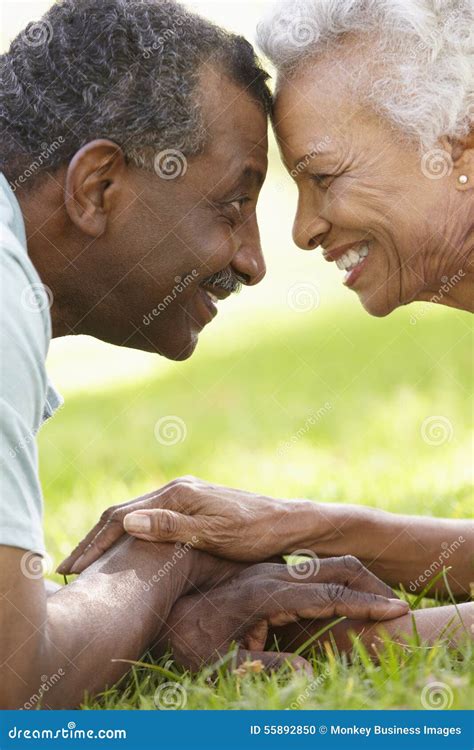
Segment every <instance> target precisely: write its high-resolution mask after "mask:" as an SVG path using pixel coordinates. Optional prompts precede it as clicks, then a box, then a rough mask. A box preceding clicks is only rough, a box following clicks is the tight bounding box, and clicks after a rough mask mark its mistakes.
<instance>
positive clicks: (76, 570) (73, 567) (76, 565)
mask: <svg viewBox="0 0 474 750" xmlns="http://www.w3.org/2000/svg"><path fill="white" fill-rule="evenodd" d="M83 558H84V555H81V556H80V557H78V558H77V560H76V562H75V563H74V565H71V570H70V571H69V572H70V573H71V574H72V575H77V574H78V573H80V567H81V562H82V560H83Z"/></svg>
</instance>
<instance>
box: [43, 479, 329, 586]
mask: <svg viewBox="0 0 474 750" xmlns="http://www.w3.org/2000/svg"><path fill="white" fill-rule="evenodd" d="M308 505H310V506H314V504H313V503H311V502H310V501H307V500H301V501H300V500H277V499H273V498H269V497H264V496H261V495H254V494H252V493H250V492H244V491H242V490H235V489H230V488H228V487H222V486H219V485H215V484H209V483H207V482H204V481H201V480H200V479H195V478H194V477H182V478H181V479H176V480H174V481H173V482H170V483H169V484H166V485H165V486H164V487H162V488H161V489H159V490H156V491H155V492H152V493H150V494H149V495H144V496H143V497H139V498H137V499H136V500H131V501H130V502H127V503H122V504H121V505H115V506H112V507H111V508H109V509H108V510H106V511H105V513H103V514H102V516H101V518H100V521H99V522H98V523H97V524H96V525H95V526H94V528H93V529H92V530H91V531H90V532H89V534H88V535H87V536H86V537H85V538H84V539H83V540H82V542H81V543H80V544H79V545H78V546H77V547H76V548H75V550H74V551H73V552H72V554H71V555H70V556H69V557H68V558H66V560H64V561H63V562H62V563H61V565H60V566H59V568H58V572H59V573H81V572H82V571H83V570H84V569H85V568H87V566H88V565H90V564H91V563H92V562H94V561H95V560H97V558H99V557H100V556H101V555H102V554H103V553H104V552H105V551H106V550H107V549H109V547H111V546H112V544H114V543H115V542H116V541H117V539H119V538H120V536H121V535H122V534H124V533H125V531H126V532H128V533H129V534H132V535H133V536H135V537H137V538H138V539H144V540H146V541H161V542H183V543H186V542H190V543H192V544H193V546H194V547H195V548H197V549H201V550H205V551H206V552H210V553H212V554H215V555H219V556H221V557H226V558H228V559H230V560H240V561H249V562H258V561H261V560H266V559H268V558H269V557H272V556H273V555H277V554H282V553H284V552H291V551H292V550H294V549H295V548H296V547H297V546H298V544H299V542H300V539H301V536H302V534H301V528H302V515H303V512H302V511H303V509H304V510H305V511H306V510H307V507H308ZM292 545H293V546H292Z"/></svg>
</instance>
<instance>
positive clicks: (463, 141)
mask: <svg viewBox="0 0 474 750" xmlns="http://www.w3.org/2000/svg"><path fill="white" fill-rule="evenodd" d="M452 159H453V167H454V168H453V177H454V179H455V180H456V188H457V190H461V191H466V190H473V189H474V131H472V132H471V133H469V135H467V136H466V137H465V138H460V139H459V140H457V141H456V142H455V143H454V144H453V147H452Z"/></svg>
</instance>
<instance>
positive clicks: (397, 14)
mask: <svg viewBox="0 0 474 750" xmlns="http://www.w3.org/2000/svg"><path fill="white" fill-rule="evenodd" d="M259 37H260V44H261V46H262V48H263V50H264V52H265V53H266V55H267V56H268V57H269V58H270V60H271V61H272V62H273V64H274V65H275V67H276V68H277V71H278V79H277V87H276V97H275V104H274V112H273V124H274V128H275V132H276V136H277V139H278V143H279V146H280V150H281V155H282V158H283V161H284V163H285V165H286V167H287V169H288V171H289V173H290V175H291V176H292V177H293V178H294V180H295V182H296V184H297V187H298V192H299V199H298V208H297V213H296V219H295V224H294V239H295V242H296V244H297V245H298V246H299V247H301V248H302V249H304V250H313V249H317V248H320V249H321V250H322V253H323V255H324V258H325V259H326V260H327V261H329V262H335V263H336V264H337V266H338V267H339V268H340V269H341V271H343V272H344V280H343V283H344V284H345V285H346V286H347V287H348V288H350V289H352V290H354V291H355V292H356V293H357V295H358V296H359V299H360V301H361V303H362V305H363V306H364V308H365V309H366V310H367V312H369V313H370V314H372V315H377V316H384V315H387V314H388V313H390V312H391V311H392V310H394V309H395V308H397V307H398V306H400V305H404V304H407V303H410V302H412V301H414V300H427V301H432V302H434V303H439V304H443V305H448V306H451V307H457V308H460V309H463V310H470V311H472V310H473V305H474V273H473V266H472V261H473V255H474V131H473V119H474V8H473V6H472V0H453V2H440V1H439V0H406V2H404V3H394V2H390V0H361V1H360V2H357V3H354V2H353V0H338V1H337V2H333V1H332V0H306V1H305V0H299V1H298V2H296V1H295V2H292V0H284V2H282V3H280V4H278V5H277V6H276V7H274V8H273V9H272V11H271V12H270V14H269V15H268V16H267V17H266V18H265V19H264V21H263V22H262V24H261V25H260V28H259ZM124 528H125V530H126V531H127V532H128V533H130V534H133V535H135V536H137V537H139V538H141V539H147V540H160V541H180V542H188V541H189V540H191V539H193V540H196V539H198V540H199V541H198V542H197V543H196V546H198V547H200V548H201V549H205V550H207V551H210V552H213V553H215V554H218V555H220V556H222V557H226V558H228V559H231V560H237V561H252V562H255V561H262V560H265V559H267V558H269V557H271V556H272V555H276V554H285V553H292V552H294V551H295V550H299V551H301V550H302V549H304V551H305V553H306V554H309V555H313V557H314V559H316V557H315V556H316V555H318V556H320V557H328V556H331V555H346V554H348V553H350V554H351V555H354V556H355V557H357V558H359V560H360V561H362V562H363V563H364V564H365V565H366V566H367V567H368V568H369V569H370V570H372V571H373V572H374V573H375V574H376V575H378V576H379V577H381V578H382V579H383V580H384V581H386V582H387V583H388V584H390V585H393V586H397V585H398V584H402V585H403V586H404V587H405V588H406V589H407V590H409V591H410V592H412V593H413V592H419V591H421V590H423V589H424V587H425V585H426V583H429V582H433V581H434V582H435V583H434V585H433V586H432V588H431V591H430V594H434V593H441V592H444V593H446V588H448V590H450V592H451V593H452V595H453V596H454V597H456V598H457V599H462V598H468V596H469V589H470V582H471V580H472V568H471V557H472V541H473V537H474V527H473V524H472V522H469V521H462V520H450V519H435V518H422V517H415V516H401V515H395V514H390V513H385V512H382V511H379V510H375V509H369V508H364V507H356V506H350V505H334V504H327V505H326V504H321V503H312V502H308V501H285V500H275V499H270V498H265V497H260V496H255V495H250V494H248V493H244V492H241V491H238V490H231V489H228V488H225V487H218V486H215V485H210V484H207V483H204V482H200V481H199V480H195V479H193V478H184V479H182V480H177V481H175V482H172V483H171V484H170V485H167V486H166V487H164V488H163V489H162V490H160V491H159V492H157V493H154V494H153V495H151V496H147V497H145V498H139V499H138V500H136V501H133V502H132V503H128V504H126V505H124V506H116V507H115V508H113V509H111V510H110V512H109V514H108V515H106V517H105V519H104V518H103V519H102V520H101V522H99V524H98V525H97V526H96V527H95V528H94V529H93V530H92V531H91V532H90V534H89V535H88V537H87V538H86V539H85V540H84V542H82V543H81V544H80V545H79V546H78V548H77V549H76V550H75V551H74V552H73V554H72V555H71V557H70V558H68V560H67V561H65V562H64V563H63V565H62V568H61V569H62V570H63V571H65V572H66V571H72V572H80V571H81V570H83V569H84V568H85V567H87V565H88V564H90V562H92V561H93V560H94V559H96V558H97V557H98V556H99V555H100V554H101V552H102V551H103V550H104V549H106V548H107V547H109V546H110V545H111V544H112V543H113V542H114V541H116V540H117V539H118V538H119V537H120V536H121V535H122V534H123V533H124ZM354 565H355V566H356V567H357V561H354V560H352V561H351V566H354ZM444 566H449V568H450V570H449V572H448V573H446V572H445V575H444V576H440V573H441V572H442V571H443V567H444ZM316 567H317V566H316ZM236 570H238V567H237V569H236ZM309 570H310V575H311V576H314V575H315V573H317V571H316V570H315V567H314V565H313V569H312V571H311V565H310V568H309ZM243 575H246V574H243ZM348 575H349V574H348ZM350 577H351V579H352V580H354V578H357V571H355V570H353V571H352V573H351V574H350ZM446 584H447V586H446ZM235 585H236V584H235V583H232V584H230V585H229V584H227V585H226V586H225V587H221V589H220V590H219V591H220V593H218V597H221V598H220V599H218V600H219V601H225V593H226V592H225V589H226V588H227V589H229V591H228V592H227V594H228V596H229V597H231V596H232V587H235ZM336 593H337V592H336ZM208 596H209V595H207V597H206V601H204V600H201V601H200V600H199V595H196V596H193V597H186V598H185V599H183V600H180V602H179V603H178V604H177V605H176V607H175V609H176V611H175V612H174V613H172V617H171V621H172V622H173V623H174V627H175V629H176V628H177V625H178V623H180V622H181V623H183V624H182V625H181V632H180V635H179V637H180V638H181V639H183V638H184V639H185V640H186V638H187V639H188V640H187V645H188V646H191V648H192V649H194V650H195V651H200V649H201V648H202V643H199V642H198V641H199V640H201V641H202V639H201V638H200V635H199V629H193V623H194V624H196V623H197V622H198V621H199V619H200V618H201V620H203V619H204V620H205V617H206V607H208ZM222 597H223V599H222ZM203 608H204V609H203ZM472 608H473V605H472V604H461V605H459V606H458V607H454V606H445V607H439V608H436V609H431V608H430V609H427V610H419V611H417V612H416V625H417V632H418V635H419V636H420V637H421V638H422V639H424V640H425V641H426V642H432V641H433V640H434V639H436V638H437V637H439V636H440V634H442V633H443V634H444V635H445V637H447V638H448V640H450V641H451V642H456V641H457V640H458V639H459V637H461V636H462V635H463V634H464V633H465V632H466V631H468V632H469V631H470V632H471V634H472V632H473V624H472V623H473V619H472V618H473V611H472ZM230 626H231V623H229V627H230ZM348 626H350V627H353V628H354V629H355V630H357V631H359V632H361V634H362V637H363V639H365V640H366V642H367V643H372V642H373V640H374V633H373V627H374V626H373V625H369V624H367V625H366V626H364V624H361V623H355V622H351V623H347V622H346V623H345V624H340V625H338V626H336V630H335V631H333V632H334V633H335V635H336V638H337V640H338V643H339V645H342V646H345V645H350V644H348V640H347V632H348ZM183 627H184V628H185V631H184V633H183V632H182V628H183ZM319 627H320V623H319V622H313V623H308V622H306V624H301V623H299V624H298V623H295V625H294V626H293V628H292V629H288V628H287V629H286V632H285V634H284V641H285V648H286V650H289V649H290V648H291V646H292V645H293V646H294V645H296V643H299V642H300V641H301V640H305V639H306V638H307V637H308V633H311V632H314V631H315V630H316V629H318V628H319ZM385 628H386V629H387V630H388V632H389V633H390V634H392V635H393V636H395V637H397V636H402V635H404V634H409V633H410V632H411V630H412V624H411V618H410V615H406V616H403V617H399V618H398V619H395V620H392V621H391V622H388V623H385ZM178 630H179V627H178ZM230 636H232V633H226V637H227V638H228V639H229V640H232V638H231V637H230ZM257 640H258V639H257ZM263 640H264V639H263ZM260 646H261V647H263V643H261V644H260ZM188 650H189V649H188ZM178 651H179V647H178ZM203 660H204V654H203Z"/></svg>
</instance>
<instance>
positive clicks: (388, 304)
mask: <svg viewBox="0 0 474 750" xmlns="http://www.w3.org/2000/svg"><path fill="white" fill-rule="evenodd" d="M358 297H359V300H360V303H361V305H362V307H363V308H364V310H365V311H366V312H368V313H369V315H372V316H373V317H374V318H385V317H386V316H387V315H390V313H391V312H393V311H394V310H396V308H397V307H399V302H395V301H391V300H390V298H389V295H388V294H387V293H386V290H385V289H384V288H383V287H382V288H380V289H378V290H377V291H376V292H372V293H370V292H364V293H362V292H361V293H359V294H358Z"/></svg>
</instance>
